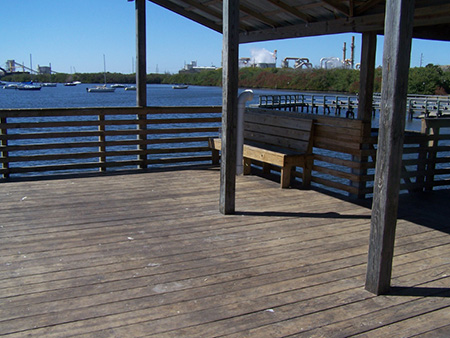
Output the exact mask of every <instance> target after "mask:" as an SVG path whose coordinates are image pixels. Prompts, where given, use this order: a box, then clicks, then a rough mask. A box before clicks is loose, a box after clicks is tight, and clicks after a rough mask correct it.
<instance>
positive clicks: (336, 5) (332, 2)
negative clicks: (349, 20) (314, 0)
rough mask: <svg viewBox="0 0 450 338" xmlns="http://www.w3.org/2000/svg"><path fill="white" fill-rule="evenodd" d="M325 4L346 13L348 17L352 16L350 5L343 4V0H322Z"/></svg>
mask: <svg viewBox="0 0 450 338" xmlns="http://www.w3.org/2000/svg"><path fill="white" fill-rule="evenodd" d="M321 1H322V2H323V3H324V4H325V5H327V6H329V7H331V8H332V9H334V10H336V11H338V12H339V13H341V14H344V15H345V16H347V17H350V16H351V15H350V10H349V8H348V7H346V6H344V5H343V4H342V1H336V0H321Z"/></svg>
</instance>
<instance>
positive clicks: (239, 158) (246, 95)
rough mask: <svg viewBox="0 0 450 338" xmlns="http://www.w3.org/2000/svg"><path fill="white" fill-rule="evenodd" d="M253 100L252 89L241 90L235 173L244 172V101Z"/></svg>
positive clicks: (240, 173)
mask: <svg viewBox="0 0 450 338" xmlns="http://www.w3.org/2000/svg"><path fill="white" fill-rule="evenodd" d="M251 100H253V91H252V90H250V89H247V90H245V91H243V92H242V93H241V94H240V95H239V98H238V116H237V126H236V135H237V136H236V137H237V139H236V175H242V174H243V173H244V165H243V162H244V157H243V149H244V112H245V103H246V102H247V101H251Z"/></svg>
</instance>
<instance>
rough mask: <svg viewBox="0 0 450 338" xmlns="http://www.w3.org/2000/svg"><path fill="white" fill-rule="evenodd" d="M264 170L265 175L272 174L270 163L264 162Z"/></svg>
mask: <svg viewBox="0 0 450 338" xmlns="http://www.w3.org/2000/svg"><path fill="white" fill-rule="evenodd" d="M262 171H263V174H264V175H269V174H270V164H269V163H263V165H262Z"/></svg>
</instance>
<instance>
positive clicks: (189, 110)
mask: <svg viewBox="0 0 450 338" xmlns="http://www.w3.org/2000/svg"><path fill="white" fill-rule="evenodd" d="M250 109H254V108H250ZM258 109H259V108H258ZM279 113H280V114H295V115H296V116H301V117H304V118H308V119H313V121H314V122H313V147H314V148H313V156H314V162H313V168H312V184H313V185H315V186H317V187H322V188H324V189H329V190H330V189H331V190H333V191H335V192H339V193H343V194H346V195H353V196H358V197H360V198H364V197H366V196H370V194H371V193H372V189H373V180H374V168H375V162H376V149H377V140H378V135H377V130H371V129H370V125H368V124H366V123H364V122H363V121H360V120H357V119H348V118H343V117H335V116H325V115H320V114H319V115H315V114H306V113H303V114H302V113H299V112H287V111H279ZM449 121H450V119H448V118H427V119H425V120H424V127H423V128H422V132H407V133H406V136H405V145H404V151H403V170H402V172H403V175H402V182H401V189H402V190H404V191H422V190H431V189H433V188H434V187H441V186H450V135H449V134H450V122H449ZM220 122H221V107H218V106H215V107H145V108H138V107H126V108H74V109H71V108H70V109H69V108H68V109H4V110H0V132H1V133H0V141H1V145H0V155H1V156H0V163H1V167H0V175H1V178H0V180H1V179H3V180H4V179H7V178H9V177H11V178H14V177H23V176H43V175H51V174H58V173H76V174H78V173H84V172H89V173H90V172H98V171H101V172H104V171H114V170H124V169H127V170H128V169H129V170H131V169H134V170H135V169H139V168H142V169H144V168H167V167H170V166H181V165H182V166H186V165H196V164H210V163H211V160H212V157H211V151H210V149H209V148H208V139H209V138H210V137H217V135H218V131H219V127H220ZM272 170H273V172H274V173H276V171H277V170H279V169H277V168H272ZM298 170H301V169H298ZM296 176H297V179H298V180H300V179H301V172H300V171H299V172H297V173H296Z"/></svg>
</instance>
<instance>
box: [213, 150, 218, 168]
mask: <svg viewBox="0 0 450 338" xmlns="http://www.w3.org/2000/svg"><path fill="white" fill-rule="evenodd" d="M211 156H212V164H219V151H218V150H216V149H212V150H211Z"/></svg>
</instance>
